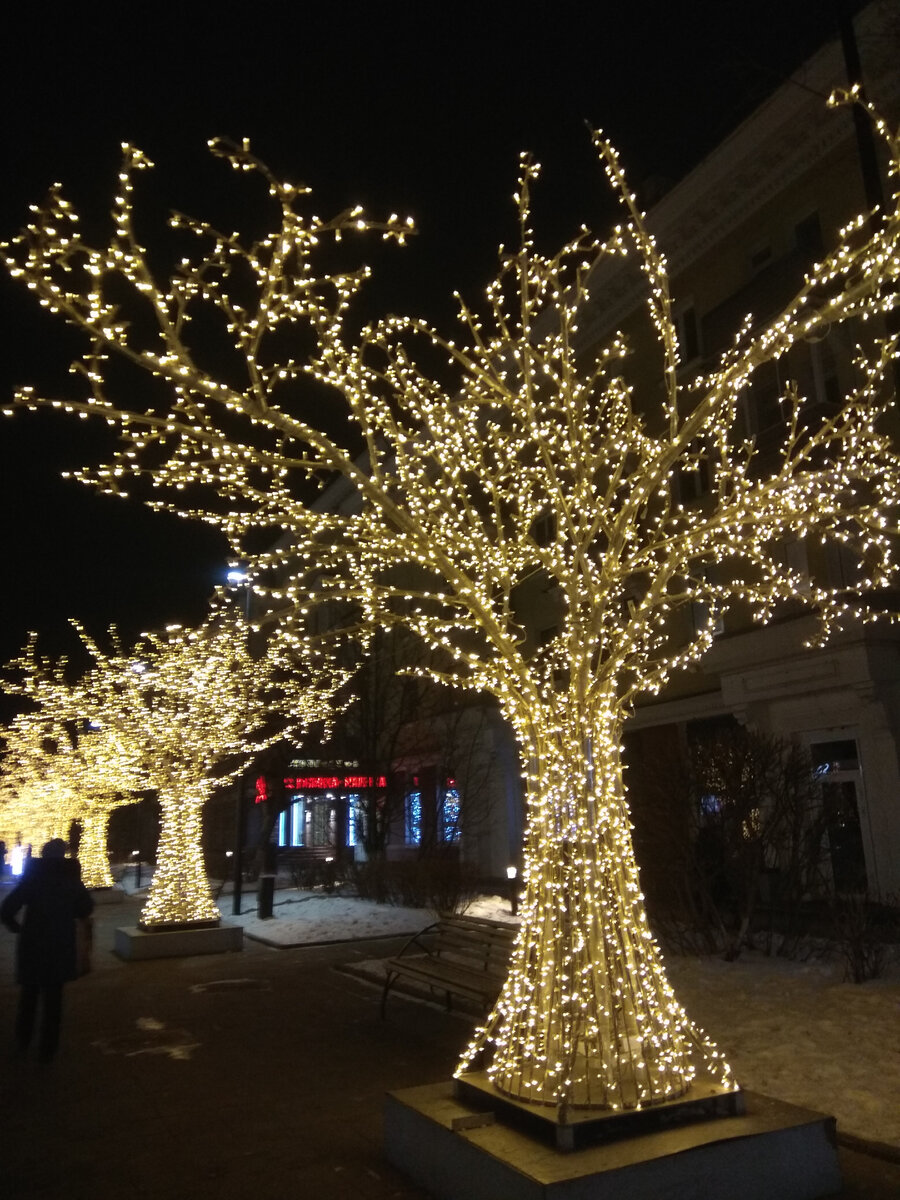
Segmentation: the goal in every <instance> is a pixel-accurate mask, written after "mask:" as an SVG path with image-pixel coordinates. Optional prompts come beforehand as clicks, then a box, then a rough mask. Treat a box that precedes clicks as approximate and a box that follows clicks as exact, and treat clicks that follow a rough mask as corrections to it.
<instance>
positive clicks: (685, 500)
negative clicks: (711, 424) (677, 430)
mask: <svg viewBox="0 0 900 1200" xmlns="http://www.w3.org/2000/svg"><path fill="white" fill-rule="evenodd" d="M676 471H677V475H676V480H675V483H676V491H677V494H678V499H679V500H680V501H681V503H682V504H690V502H691V501H692V500H699V499H700V498H701V497H702V496H705V495H706V494H707V493H708V492H709V490H710V487H711V486H712V475H711V472H710V468H709V459H708V457H707V455H706V451H705V448H704V446H703V444H702V443H701V442H699V441H698V442H694V443H693V444H692V445H690V446H689V447H688V449H687V453H686V454H685V455H683V456H682V459H681V461H680V463H679V464H678V466H677V468H676Z"/></svg>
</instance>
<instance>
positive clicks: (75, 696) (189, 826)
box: [9, 602, 343, 926]
mask: <svg viewBox="0 0 900 1200" xmlns="http://www.w3.org/2000/svg"><path fill="white" fill-rule="evenodd" d="M75 628H76V629H77V631H78V633H79V636H80V638H81V641H82V643H83V645H84V648H85V650H86V651H87V653H88V654H89V655H90V658H91V660H92V666H91V668H90V669H89V670H88V671H86V672H84V674H83V675H82V676H81V677H80V678H79V679H77V680H75V681H74V682H73V681H71V680H70V679H69V678H68V671H67V664H66V663H65V662H59V663H52V662H49V661H46V660H44V659H42V658H40V657H39V655H38V654H37V653H36V651H35V648H34V639H32V641H31V643H30V649H29V651H28V652H26V653H25V654H24V655H23V656H22V657H21V658H19V659H17V660H16V661H15V662H14V663H12V664H10V666H11V668H12V669H13V671H14V673H15V674H16V676H17V681H16V682H15V683H13V684H10V685H9V688H10V690H13V691H17V692H19V693H21V694H24V695H26V696H27V697H28V698H29V699H30V700H31V701H32V702H33V703H34V704H35V706H36V711H35V712H34V713H32V714H28V715H26V716H24V717H21V718H18V720H19V722H20V724H21V726H22V729H23V735H22V740H23V743H24V744H25V745H27V746H28V748H29V753H30V757H29V756H28V755H26V754H25V753H24V752H22V753H20V754H19V755H18V757H17V760H16V761H17V762H18V763H19V764H20V766H19V771H18V773H19V777H20V778H23V779H25V780H29V781H30V790H29V791H28V794H31V795H33V794H34V791H35V789H36V786H37V781H38V780H39V779H42V778H43V779H46V778H47V777H48V774H49V773H50V772H49V767H50V766H51V765H52V766H54V767H55V768H56V772H55V776H56V777H59V778H64V779H65V780H66V785H65V786H66V790H65V797H66V801H65V803H64V804H63V803H62V802H61V803H60V806H59V807H60V811H61V812H62V813H63V814H64V824H65V826H66V829H67V828H68V824H69V823H70V822H71V820H73V819H76V818H77V819H78V820H80V822H81V825H82V844H81V851H80V858H81V862H82V868H83V870H84V873H85V881H86V882H87V883H88V885H89V886H94V887H98V886H109V884H110V883H111V882H112V880H111V876H110V875H109V866H108V862H107V857H106V837H107V829H108V823H109V816H110V813H111V811H112V809H113V808H115V807H116V806H117V805H119V804H122V803H129V802H131V800H132V799H134V798H136V797H133V796H129V795H128V793H129V792H133V791H139V790H148V789H150V790H153V791H155V792H156V794H157V797H158V800H159V805H160V810H161V829H160V843H159V849H158V852H157V869H156V872H155V875H154V878H153V883H152V884H151V888H150V893H149V896H148V899H147V904H146V906H145V908H144V910H143V912H142V914H141V920H142V923H143V924H144V925H147V926H159V925H170V924H177V923H184V922H200V921H215V920H218V917H219V911H218V909H217V908H216V906H215V904H214V902H213V898H212V892H211V889H210V886H209V881H208V879H207V875H206V869H205V866H204V862H203V853H202V847H201V821H202V812H203V806H204V804H205V802H206V800H207V799H208V798H209V796H210V794H211V793H212V791H213V790H214V789H215V788H216V787H217V786H219V785H220V784H222V783H225V782H228V781H230V780H232V779H234V778H236V777H237V776H238V775H239V774H240V773H241V771H242V770H243V769H244V767H245V765H246V763H247V762H248V760H249V759H250V758H251V757H252V756H253V755H255V754H257V753H258V752H259V751H261V750H263V749H265V748H266V747H267V746H269V745H270V744H271V743H272V742H274V741H276V740H278V739H279V738H281V737H284V736H285V734H286V733H289V732H292V731H294V730H297V729H299V728H301V727H303V726H305V725H307V724H310V723H312V722H314V721H318V720H323V719H325V718H326V717H327V715H328V711H329V709H328V701H329V699H330V696H331V694H332V692H333V691H334V690H335V688H336V687H337V686H338V685H339V683H340V682H342V680H343V675H342V674H340V673H338V672H331V671H330V670H329V669H328V668H327V667H326V666H325V665H324V664H322V665H315V660H314V658H313V656H312V654H311V652H310V653H309V654H308V655H307V657H306V659H305V661H306V663H307V664H313V665H308V669H307V670H306V671H305V672H304V673H299V672H298V670H297V667H296V663H297V661H298V655H302V653H303V644H302V642H300V641H298V639H297V638H296V637H295V638H294V639H293V641H292V644H291V648H290V650H288V649H287V648H286V646H285V644H284V642H283V641H280V640H278V639H277V638H273V639H271V640H270V641H269V643H268V645H267V646H266V647H265V649H264V650H263V651H262V652H261V653H259V654H254V653H253V652H252V650H251V647H250V645H249V642H248V627H247V624H246V622H245V621H244V619H243V617H242V616H241V615H240V613H238V612H237V611H235V610H234V609H233V608H230V607H229V606H227V605H225V604H224V603H222V602H217V603H215V604H214V605H213V607H212V610H211V613H210V616H209V618H208V619H207V621H206V622H205V623H204V624H203V625H202V626H200V627H199V628H196V629H192V628H183V627H182V626H178V625H173V626H169V627H168V628H167V629H166V630H165V631H164V632H162V633H145V634H142V635H141V637H140V639H139V640H138V642H137V643H136V644H135V645H134V646H133V647H132V648H131V649H130V650H129V649H126V648H125V647H123V645H122V644H121V642H120V641H119V639H118V637H117V636H116V634H115V631H111V633H110V639H109V641H110V649H109V651H104V649H102V648H101V646H100V645H99V644H98V643H97V642H96V641H95V640H94V639H93V638H91V637H90V635H89V634H88V633H87V632H86V631H85V630H84V629H83V628H82V627H81V626H79V625H77V624H75ZM41 746H45V749H44V750H41V751H40V753H39V750H40V748H41ZM63 764H65V765H63ZM45 807H47V806H45ZM49 811H50V810H49V808H48V812H49Z"/></svg>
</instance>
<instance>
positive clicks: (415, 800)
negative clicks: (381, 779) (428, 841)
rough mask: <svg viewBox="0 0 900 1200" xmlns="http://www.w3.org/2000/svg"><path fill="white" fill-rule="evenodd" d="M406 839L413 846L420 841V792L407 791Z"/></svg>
mask: <svg viewBox="0 0 900 1200" xmlns="http://www.w3.org/2000/svg"><path fill="white" fill-rule="evenodd" d="M406 841H407V842H408V843H409V844H410V845H413V846H418V845H419V844H420V842H421V841H422V793H421V792H407V795H406Z"/></svg>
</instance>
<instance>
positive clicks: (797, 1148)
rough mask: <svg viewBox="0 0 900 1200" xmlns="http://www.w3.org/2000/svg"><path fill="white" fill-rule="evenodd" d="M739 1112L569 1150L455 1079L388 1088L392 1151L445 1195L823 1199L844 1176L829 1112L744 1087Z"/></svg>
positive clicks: (396, 1160)
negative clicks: (518, 1123)
mask: <svg viewBox="0 0 900 1200" xmlns="http://www.w3.org/2000/svg"><path fill="white" fill-rule="evenodd" d="M743 1096H744V1100H745V1103H746V1111H745V1112H744V1113H743V1114H742V1115H736V1116H724V1117H717V1118H715V1119H713V1120H704V1121H697V1122H691V1123H688V1124H684V1125H679V1126H677V1127H675V1128H670V1129H664V1130H655V1131H653V1132H650V1133H645V1134H639V1135H636V1136H631V1137H627V1138H623V1139H621V1140H617V1141H613V1142H607V1143H606V1144H604V1145H600V1146H591V1147H589V1148H586V1149H583V1150H575V1151H573V1152H570V1153H562V1152H560V1151H558V1150H556V1149H554V1148H553V1147H552V1146H548V1145H545V1144H544V1143H543V1142H542V1141H540V1140H538V1139H536V1138H533V1137H530V1136H528V1135H527V1134H525V1133H523V1132H520V1131H519V1130H517V1129H513V1128H510V1127H508V1126H506V1125H501V1124H498V1123H496V1121H495V1120H494V1117H493V1115H492V1114H490V1113H485V1112H483V1111H478V1110H477V1109H475V1108H472V1107H470V1106H468V1105H466V1104H465V1103H463V1102H461V1101H460V1100H459V1099H457V1098H456V1097H455V1095H454V1088H453V1085H452V1083H451V1082H449V1081H448V1082H446V1083H439V1084H428V1085H426V1086H425V1087H419V1088H409V1089H407V1090H405V1091H402V1092H392V1093H389V1094H388V1097H387V1102H386V1108H385V1153H386V1155H387V1158H388V1159H389V1160H390V1162H392V1163H393V1164H394V1166H396V1167H397V1168H398V1169H399V1170H401V1171H402V1172H403V1173H404V1174H405V1175H407V1176H408V1177H409V1178H410V1179H412V1180H414V1181H415V1182H416V1183H417V1184H418V1185H419V1186H421V1187H423V1188H425V1189H426V1190H427V1191H428V1192H430V1193H431V1194H432V1195H433V1196H435V1197H438V1198H439V1200H596V1197H598V1196H602V1197H603V1200H674V1198H675V1197H677V1198H678V1200H722V1197H724V1196H727V1197H728V1200H817V1198H818V1197H822V1196H828V1195H831V1194H833V1193H834V1192H836V1191H838V1190H839V1189H840V1186H841V1177H840V1172H839V1169H838V1163H837V1151H836V1147H835V1140H834V1127H835V1122H834V1119H833V1118H832V1117H827V1116H823V1115H822V1114H821V1113H815V1112H811V1111H809V1110H808V1109H803V1108H796V1107H795V1106H794V1105H790V1104H783V1103H782V1102H781V1101H778V1100H770V1099H768V1098H767V1097H765V1096H759V1095H756V1094H755V1093H753V1092H749V1093H747V1092H745V1093H743Z"/></svg>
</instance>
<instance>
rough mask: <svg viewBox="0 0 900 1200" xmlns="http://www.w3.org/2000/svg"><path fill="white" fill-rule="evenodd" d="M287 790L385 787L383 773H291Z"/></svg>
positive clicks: (312, 790) (286, 780)
mask: <svg viewBox="0 0 900 1200" xmlns="http://www.w3.org/2000/svg"><path fill="white" fill-rule="evenodd" d="M284 786H285V787H286V788H287V789H288V791H294V792H304V791H305V792H317V791H322V792H326V791H337V790H339V789H343V788H369V787H379V788H383V787H387V778H386V777H385V776H384V775H293V776H290V777H289V778H286V779H285V781H284Z"/></svg>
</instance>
